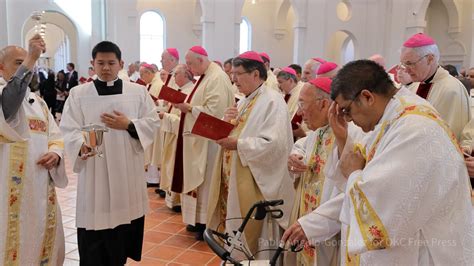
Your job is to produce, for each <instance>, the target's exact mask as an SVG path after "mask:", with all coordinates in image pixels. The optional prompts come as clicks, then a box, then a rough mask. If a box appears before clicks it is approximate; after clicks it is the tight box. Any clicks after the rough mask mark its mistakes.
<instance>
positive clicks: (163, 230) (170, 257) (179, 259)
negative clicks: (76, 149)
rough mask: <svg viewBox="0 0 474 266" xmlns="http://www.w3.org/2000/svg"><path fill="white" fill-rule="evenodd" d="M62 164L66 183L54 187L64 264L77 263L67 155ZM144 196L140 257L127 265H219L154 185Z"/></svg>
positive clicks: (72, 265) (73, 183) (73, 198)
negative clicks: (146, 209) (146, 205)
mask: <svg viewBox="0 0 474 266" xmlns="http://www.w3.org/2000/svg"><path fill="white" fill-rule="evenodd" d="M66 165H67V166H66V171H67V173H68V177H69V184H68V187H67V188H66V189H57V194H58V202H59V204H60V206H61V210H62V216H63V217H62V218H63V228H64V233H65V240H66V243H65V244H66V260H65V261H64V265H66V266H77V265H79V252H78V250H77V232H76V228H75V216H76V211H75V206H76V194H77V175H76V174H73V173H72V170H71V169H72V168H71V166H70V163H69V162H68V160H67V159H66ZM148 196H149V204H150V213H149V214H148V215H147V216H146V218H145V236H144V242H143V248H142V261H140V262H135V261H133V260H128V261H127V265H145V266H147V265H150V266H151V265H181V266H182V265H206V264H207V265H220V261H221V260H220V259H219V258H217V256H215V255H214V254H213V253H212V251H211V250H210V249H209V248H208V247H207V245H206V243H205V242H199V241H196V240H195V239H194V235H195V234H194V233H191V232H187V231H186V228H185V226H186V225H185V224H183V218H182V216H181V214H180V213H175V212H173V211H172V210H170V209H169V208H167V207H166V205H165V200H164V199H162V198H160V197H159V196H158V195H157V194H156V193H155V192H154V188H149V189H148Z"/></svg>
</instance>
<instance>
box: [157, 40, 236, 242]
mask: <svg viewBox="0 0 474 266" xmlns="http://www.w3.org/2000/svg"><path fill="white" fill-rule="evenodd" d="M185 59H186V65H187V66H188V67H189V69H190V70H191V72H192V73H193V74H194V75H198V76H200V77H199V80H198V81H197V82H196V83H195V85H194V87H193V90H192V91H191V93H190V94H188V97H187V98H186V100H185V102H184V103H179V104H174V105H173V106H174V107H175V108H177V109H179V110H180V111H181V115H180V125H179V129H178V139H177V144H176V154H175V157H170V158H164V160H166V161H167V162H169V163H167V164H166V165H162V181H161V182H162V183H163V184H162V185H161V188H162V189H168V190H171V191H173V192H176V193H181V209H182V214H183V222H184V223H185V224H187V225H189V226H188V227H187V229H188V231H196V239H198V240H202V239H203V238H202V234H203V232H204V229H205V227H206V225H205V224H206V219H207V200H208V192H207V191H208V189H209V182H210V175H211V173H212V166H213V165H214V161H215V156H216V153H215V150H216V149H217V145H216V144H215V143H214V142H211V141H209V140H208V139H205V138H202V137H199V136H194V135H191V134H189V133H190V132H191V130H192V128H193V126H194V123H195V121H196V119H197V117H198V115H199V113H200V112H205V113H207V114H210V115H212V116H215V117H222V116H223V115H224V110H225V109H226V108H227V107H230V106H232V104H233V103H234V95H233V93H232V90H231V84H230V81H229V78H228V77H227V75H226V73H225V72H224V71H223V70H222V68H221V67H220V66H219V65H217V64H216V63H214V62H211V61H209V58H208V56H207V52H206V50H205V49H204V48H203V47H201V46H193V47H191V48H190V49H189V51H188V52H187V53H186V56H185ZM168 167H169V168H172V169H165V168H168Z"/></svg>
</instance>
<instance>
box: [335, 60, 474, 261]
mask: <svg viewBox="0 0 474 266" xmlns="http://www.w3.org/2000/svg"><path fill="white" fill-rule="evenodd" d="M331 97H332V98H333V99H335V101H336V103H337V105H338V107H337V113H338V114H339V115H340V116H341V117H344V118H345V119H346V120H347V121H353V122H354V123H355V124H356V125H358V126H360V127H361V128H362V130H363V131H364V132H368V133H367V135H366V136H365V138H364V139H363V140H362V141H360V142H355V143H356V145H354V146H353V147H354V148H352V147H350V146H349V147H346V148H345V151H344V152H343V154H342V156H341V159H340V161H339V168H340V171H341V173H342V175H343V179H344V177H345V178H347V182H346V185H345V186H340V188H341V189H344V191H345V195H344V201H343V205H342V210H341V214H340V220H341V223H342V232H341V233H342V236H341V238H342V240H343V241H342V247H341V262H342V264H343V265H359V264H361V265H374V264H379V265H473V263H474V260H473V231H472V220H471V219H472V210H471V208H472V207H471V202H470V186H469V183H468V176H467V171H466V167H465V164H464V160H463V157H462V154H461V151H460V149H459V146H458V145H457V141H456V137H455V135H454V134H453V133H452V131H451V130H450V129H449V126H448V125H447V124H446V123H445V122H444V121H443V120H442V119H441V118H440V116H439V114H438V113H437V112H436V110H435V109H434V108H433V107H432V106H431V105H430V104H429V103H428V102H426V101H425V100H423V99H421V98H420V97H417V96H415V95H414V94H413V93H411V92H409V91H408V90H407V89H405V88H401V89H400V90H399V91H398V92H397V89H396V88H395V87H394V85H393V83H392V81H391V80H390V78H389V77H388V75H387V73H386V72H385V71H384V70H383V69H382V68H381V67H380V66H379V65H378V64H376V63H374V62H372V61H368V60H358V61H354V62H351V63H348V64H347V65H345V66H344V67H343V68H342V69H341V70H340V71H339V72H338V75H337V76H336V78H335V79H334V80H333V83H332V95H331ZM338 121H339V123H340V125H339V126H340V127H342V128H344V127H346V126H347V125H344V123H343V122H341V121H343V120H341V119H340V120H338ZM334 177H340V175H338V176H334ZM335 181H336V182H337V184H344V182H343V181H344V180H343V181H341V180H335ZM344 240H346V241H344Z"/></svg>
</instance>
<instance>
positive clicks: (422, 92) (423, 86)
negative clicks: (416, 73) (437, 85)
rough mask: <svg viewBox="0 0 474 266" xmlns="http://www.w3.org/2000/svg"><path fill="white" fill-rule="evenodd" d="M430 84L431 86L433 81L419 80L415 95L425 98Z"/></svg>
mask: <svg viewBox="0 0 474 266" xmlns="http://www.w3.org/2000/svg"><path fill="white" fill-rule="evenodd" d="M432 86H433V83H423V82H420V85H419V86H418V89H417V90H416V95H418V96H420V97H421V98H423V99H426V98H427V97H428V93H430V90H431V87H432Z"/></svg>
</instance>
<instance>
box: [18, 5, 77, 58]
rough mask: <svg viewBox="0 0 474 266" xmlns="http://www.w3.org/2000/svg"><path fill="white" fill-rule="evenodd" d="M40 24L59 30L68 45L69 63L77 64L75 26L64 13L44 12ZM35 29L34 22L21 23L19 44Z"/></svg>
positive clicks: (30, 20)
mask: <svg viewBox="0 0 474 266" xmlns="http://www.w3.org/2000/svg"><path fill="white" fill-rule="evenodd" d="M41 22H42V23H49V24H53V25H55V26H57V27H58V28H61V29H62V30H63V31H64V33H65V35H66V36H67V38H68V39H69V41H70V42H69V43H70V46H71V47H70V59H71V62H79V60H78V40H79V36H78V34H79V32H78V28H77V26H76V24H75V23H74V22H73V21H72V20H71V19H70V18H69V17H68V16H67V15H66V14H64V13H62V12H59V11H56V10H45V11H44V14H43V17H42V18H41ZM34 27H35V22H34V21H33V20H32V19H31V18H28V19H26V20H25V22H24V23H23V27H22V30H21V42H22V43H25V42H26V35H27V33H28V32H29V31H30V30H32V29H33V28H34Z"/></svg>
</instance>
